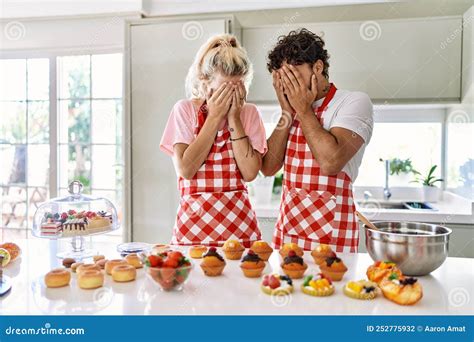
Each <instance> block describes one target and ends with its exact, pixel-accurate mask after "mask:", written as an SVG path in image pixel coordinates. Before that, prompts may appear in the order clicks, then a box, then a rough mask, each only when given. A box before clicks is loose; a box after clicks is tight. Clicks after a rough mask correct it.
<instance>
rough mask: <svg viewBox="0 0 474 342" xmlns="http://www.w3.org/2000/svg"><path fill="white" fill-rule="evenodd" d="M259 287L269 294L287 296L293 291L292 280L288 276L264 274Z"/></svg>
mask: <svg viewBox="0 0 474 342" xmlns="http://www.w3.org/2000/svg"><path fill="white" fill-rule="evenodd" d="M260 288H261V289H262V291H263V293H266V294H268V295H271V296H287V295H289V294H290V293H292V292H293V281H292V280H291V278H290V277H288V276H283V275H279V274H266V275H265V276H264V277H263V280H262V284H261V285H260Z"/></svg>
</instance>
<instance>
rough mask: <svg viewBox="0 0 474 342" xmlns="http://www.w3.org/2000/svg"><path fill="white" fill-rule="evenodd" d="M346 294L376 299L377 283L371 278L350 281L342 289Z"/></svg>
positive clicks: (358, 297)
mask: <svg viewBox="0 0 474 342" xmlns="http://www.w3.org/2000/svg"><path fill="white" fill-rule="evenodd" d="M342 290H343V292H344V294H345V295H346V296H348V297H351V298H354V299H366V300H367V299H374V298H375V297H377V283H374V282H373V281H369V280H358V281H350V282H348V283H347V284H346V285H344V288H343V289H342Z"/></svg>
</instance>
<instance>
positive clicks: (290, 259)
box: [281, 250, 308, 279]
mask: <svg viewBox="0 0 474 342" xmlns="http://www.w3.org/2000/svg"><path fill="white" fill-rule="evenodd" d="M281 268H282V269H283V272H284V273H285V274H286V275H287V276H288V277H290V278H292V279H300V278H303V274H304V272H305V271H306V269H307V268H308V265H306V263H305V262H304V260H303V258H302V257H300V256H298V255H297V254H296V252H295V251H294V250H290V251H289V252H288V256H286V257H285V258H284V259H283V263H282V264H281Z"/></svg>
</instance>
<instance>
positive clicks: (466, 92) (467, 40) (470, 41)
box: [462, 6, 474, 105]
mask: <svg viewBox="0 0 474 342" xmlns="http://www.w3.org/2000/svg"><path fill="white" fill-rule="evenodd" d="M473 22H474V6H472V7H471V8H470V9H469V10H468V11H467V12H466V13H464V16H463V49H462V53H463V55H462V101H463V102H465V103H470V104H471V105H473V104H474V23H473Z"/></svg>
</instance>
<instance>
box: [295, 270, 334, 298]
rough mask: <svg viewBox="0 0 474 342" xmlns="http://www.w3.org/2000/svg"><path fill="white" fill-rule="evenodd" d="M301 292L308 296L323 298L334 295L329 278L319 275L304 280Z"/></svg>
mask: <svg viewBox="0 0 474 342" xmlns="http://www.w3.org/2000/svg"><path fill="white" fill-rule="evenodd" d="M301 291H302V292H303V293H305V294H307V295H310V296H316V297H325V296H330V295H332V294H333V293H334V285H333V284H332V281H331V279H330V278H329V277H326V276H325V275H324V274H322V273H319V274H317V275H309V276H306V277H305V278H304V282H303V284H301Z"/></svg>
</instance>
